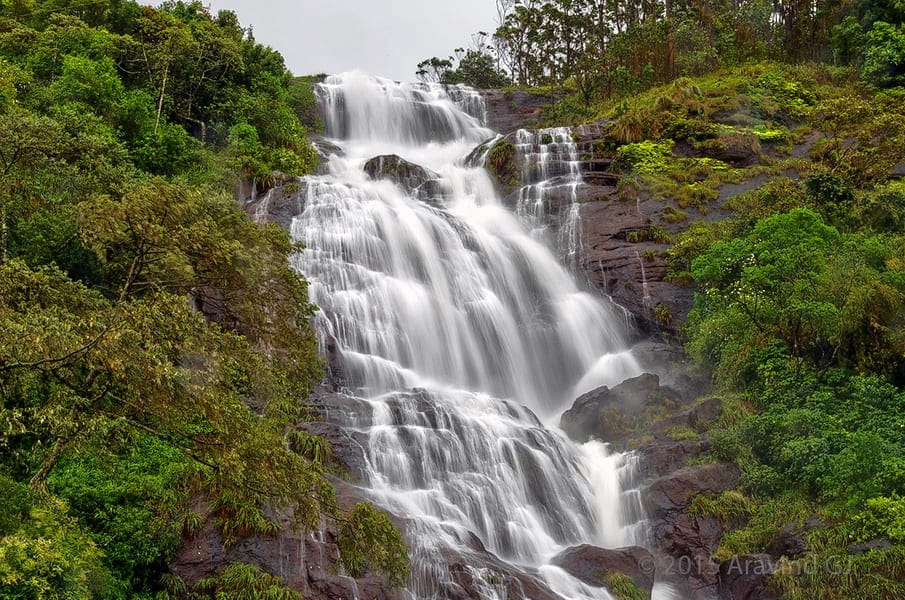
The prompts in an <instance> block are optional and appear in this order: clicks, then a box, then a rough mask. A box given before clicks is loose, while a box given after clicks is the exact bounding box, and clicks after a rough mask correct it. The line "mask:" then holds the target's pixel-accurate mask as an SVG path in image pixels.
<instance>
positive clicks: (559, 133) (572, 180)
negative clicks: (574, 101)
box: [515, 127, 582, 272]
mask: <svg viewBox="0 0 905 600" xmlns="http://www.w3.org/2000/svg"><path fill="white" fill-rule="evenodd" d="M515 151H516V152H517V153H518V155H519V158H520V162H521V163H522V165H523V168H522V182H523V183H524V184H525V185H524V186H522V188H521V189H520V190H519V197H518V202H517V204H516V212H517V213H518V215H519V216H520V217H522V218H523V219H526V220H527V221H528V222H529V223H530V226H531V227H532V234H533V236H534V237H535V238H538V239H540V238H542V237H543V235H544V233H545V232H546V229H547V224H548V213H549V211H550V209H551V204H553V203H554V201H555V200H556V199H558V200H559V201H558V202H556V204H558V206H557V207H556V209H557V211H558V231H559V233H558V235H557V236H556V240H555V244H556V246H557V250H558V251H559V253H560V256H561V257H562V261H563V264H565V265H567V266H568V267H569V268H570V269H571V270H572V271H573V272H574V271H577V266H578V265H577V261H578V252H579V250H580V248H581V205H580V204H579V203H578V186H579V185H581V183H582V176H581V163H580V162H579V154H578V144H577V143H576V142H575V140H574V139H573V137H572V130H571V129H569V128H568V127H551V128H546V129H540V130H537V131H528V130H526V129H520V130H518V131H517V132H516V142H515ZM563 197H564V198H565V202H563V201H562V200H563Z"/></svg>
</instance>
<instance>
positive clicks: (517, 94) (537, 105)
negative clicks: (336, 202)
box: [481, 90, 557, 133]
mask: <svg viewBox="0 0 905 600" xmlns="http://www.w3.org/2000/svg"><path fill="white" fill-rule="evenodd" d="M481 95H482V96H483V97H484V103H485V105H486V107H487V116H486V121H487V122H486V125H487V127H489V128H491V129H493V130H494V131H498V132H500V133H509V132H512V131H515V130H516V129H530V128H533V127H538V126H539V125H540V119H541V115H542V111H543V108H544V107H545V106H550V105H551V104H553V103H554V102H555V101H556V99H557V96H556V95H541V94H532V93H530V92H526V91H523V90H483V91H481Z"/></svg>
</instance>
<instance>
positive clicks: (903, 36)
mask: <svg viewBox="0 0 905 600" xmlns="http://www.w3.org/2000/svg"><path fill="white" fill-rule="evenodd" d="M862 72H863V73H864V76H865V77H866V78H867V79H868V80H869V81H871V82H872V83H874V84H876V85H878V86H881V87H892V86H897V85H905V23H902V22H900V23H899V24H898V26H896V25H893V24H891V23H885V22H883V21H877V22H876V23H874V24H873V26H872V27H871V28H870V30H869V31H868V32H867V35H866V36H865V49H864V65H863V66H862Z"/></svg>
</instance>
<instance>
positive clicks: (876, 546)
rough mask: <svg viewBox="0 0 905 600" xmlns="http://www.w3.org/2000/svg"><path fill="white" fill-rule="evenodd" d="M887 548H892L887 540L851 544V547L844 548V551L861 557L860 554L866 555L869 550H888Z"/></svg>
mask: <svg viewBox="0 0 905 600" xmlns="http://www.w3.org/2000/svg"><path fill="white" fill-rule="evenodd" d="M889 548H892V543H890V541H889V540H884V539H876V540H870V541H869V542H864V543H862V544H852V545H851V546H846V548H845V550H846V552H848V553H849V554H853V555H855V556H861V555H862V554H867V553H868V552H870V551H871V550H888V549H889Z"/></svg>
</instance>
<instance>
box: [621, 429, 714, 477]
mask: <svg viewBox="0 0 905 600" xmlns="http://www.w3.org/2000/svg"><path fill="white" fill-rule="evenodd" d="M706 450H707V447H706V444H705V441H704V440H703V439H696V440H672V439H656V438H655V439H654V440H653V441H651V442H650V443H647V444H645V445H643V446H642V447H641V448H639V449H638V452H639V453H640V454H641V462H640V465H639V471H640V474H641V475H643V476H644V477H662V476H663V475H667V474H669V473H672V472H673V471H676V470H678V469H681V468H683V467H685V466H686V465H687V464H688V462H689V461H692V460H695V459H697V458H699V457H700V456H701V455H702V454H703V453H704V452H705V451H706Z"/></svg>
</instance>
